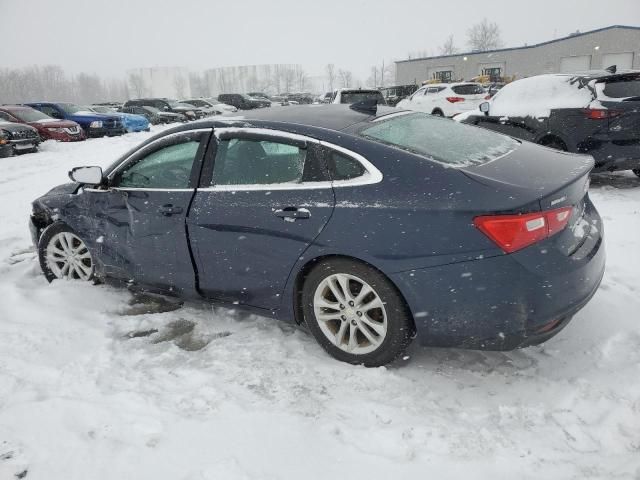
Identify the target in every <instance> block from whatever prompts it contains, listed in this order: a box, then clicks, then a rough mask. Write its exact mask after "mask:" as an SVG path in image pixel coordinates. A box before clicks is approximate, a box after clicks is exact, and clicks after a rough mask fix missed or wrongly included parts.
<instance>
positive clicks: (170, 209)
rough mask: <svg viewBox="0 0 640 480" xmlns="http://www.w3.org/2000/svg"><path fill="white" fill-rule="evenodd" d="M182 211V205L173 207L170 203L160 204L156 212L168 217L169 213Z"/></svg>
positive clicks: (173, 213)
mask: <svg viewBox="0 0 640 480" xmlns="http://www.w3.org/2000/svg"><path fill="white" fill-rule="evenodd" d="M182 211H183V210H182V207H175V206H173V205H171V204H170V203H169V204H167V205H162V206H161V207H160V208H158V212H160V213H161V214H162V215H164V216H165V217H170V216H171V215H175V214H177V213H182Z"/></svg>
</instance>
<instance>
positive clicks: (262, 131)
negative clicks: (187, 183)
mask: <svg viewBox="0 0 640 480" xmlns="http://www.w3.org/2000/svg"><path fill="white" fill-rule="evenodd" d="M218 133H220V134H222V133H232V134H233V133H250V134H258V135H266V136H270V137H278V138H282V139H283V140H286V139H289V140H295V141H299V142H308V143H313V144H315V145H321V146H323V147H326V148H329V149H332V150H336V151H337V152H340V153H342V154H344V155H346V156H348V157H350V158H352V159H353V160H355V161H357V162H358V163H360V164H361V165H362V166H363V167H364V169H365V171H366V173H365V174H363V175H360V176H359V177H356V178H352V179H349V180H334V181H325V182H301V183H272V184H266V185H262V184H248V185H213V186H210V187H203V188H198V191H199V192H238V191H271V190H276V191H278V190H318V189H326V188H342V187H359V186H364V185H373V184H376V183H380V182H381V181H382V178H383V176H382V172H381V171H380V170H378V169H377V168H376V167H375V165H373V164H372V163H371V162H369V160H367V159H366V158H365V157H364V156H362V155H360V154H359V153H356V152H354V151H352V150H349V149H347V148H344V147H341V146H340V145H336V144H334V143H331V142H326V141H324V140H318V139H317V138H313V137H308V136H306V135H300V134H297V133H290V132H286V131H283V130H275V129H271V128H251V127H222V128H214V135H215V136H216V138H217V139H219V138H220V137H219V135H218Z"/></svg>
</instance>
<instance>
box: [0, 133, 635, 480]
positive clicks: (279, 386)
mask: <svg viewBox="0 0 640 480" xmlns="http://www.w3.org/2000/svg"><path fill="white" fill-rule="evenodd" d="M148 135H149V134H147V133H140V134H132V135H127V136H125V137H120V138H112V139H96V140H90V141H87V142H83V143H78V144H59V143H50V142H47V143H45V144H44V145H43V146H42V152H41V153H38V154H29V155H24V156H20V157H14V158H10V159H0V205H1V212H2V213H0V479H1V480H9V479H14V478H20V477H19V476H21V475H26V476H25V478H27V479H43V480H44V479H46V480H76V479H78V480H87V479H91V480H102V479H108V480H113V479H136V480H144V479H154V480H163V479H171V480H211V479H225V480H229V479H296V480H299V479H305V480H306V479H314V478H318V479H325V478H336V479H344V478H358V479H359V478H367V479H369V480H370V479H377V478H381V479H388V478H394V479H400V478H402V479H405V478H407V479H408V478H410V479H416V478H438V479H449V478H451V479H460V478H492V479H503V478H504V479H513V478H518V479H523V478H532V479H550V478H554V479H556V478H562V479H568V478H575V479H584V478H598V479H617V478H620V479H639V478H640V315H639V313H638V312H640V180H638V179H636V178H635V177H634V176H633V175H631V174H627V173H622V174H615V175H602V176H599V177H597V178H595V179H594V180H593V184H592V192H591V194H592V197H593V199H594V202H595V203H596V205H597V207H598V208H599V210H600V213H601V215H602V216H603V218H604V220H605V229H606V234H607V254H608V266H607V273H606V275H605V278H604V281H603V283H602V286H601V288H600V290H599V291H598V293H597V294H596V296H595V297H594V298H593V300H592V301H591V303H589V304H588V305H587V307H586V308H585V309H584V310H582V311H581V312H580V313H579V314H578V315H577V316H576V317H575V319H574V320H573V322H572V323H571V324H570V325H569V326H568V327H567V328H566V329H565V330H564V331H563V332H561V333H560V334H559V335H558V336H557V337H555V338H553V339H552V340H550V341H549V342H548V343H547V344H545V345H543V346H539V347H532V348H528V349H525V350H520V351H515V352H509V353H492V352H485V353H481V352H474V351H463V350H454V349H426V348H421V347H418V346H415V345H414V346H412V348H411V349H410V351H409V357H410V358H409V359H408V360H407V361H404V362H400V363H399V364H397V365H393V366H390V367H388V368H378V369H366V368H362V367H354V366H350V365H346V364H342V363H338V362H336V361H335V360H332V359H331V358H329V357H328V356H327V355H326V354H325V353H324V352H323V351H322V350H321V349H320V347H318V346H317V345H316V343H315V341H314V340H313V339H312V338H311V337H310V335H308V334H306V333H305V332H304V331H302V330H301V329H298V328H295V327H293V326H291V325H287V324H283V323H281V322H276V321H273V320H269V319H263V318H258V317H252V316H243V315H240V314H237V313H234V312H231V311H224V310H218V309H214V308H212V307H210V306H204V305H197V304H187V305H185V306H184V307H182V308H179V309H177V310H172V309H171V308H169V306H167V305H164V304H162V303H153V302H152V303H149V302H148V301H146V300H145V299H141V298H134V297H132V295H131V294H130V293H128V292H127V291H125V290H119V289H115V288H113V287H109V286H105V285H100V286H91V285H85V284H81V283H73V282H55V283H54V284H51V285H49V284H47V283H46V281H45V279H44V277H43V276H42V275H41V274H40V270H39V266H38V263H37V260H36V255H35V253H34V250H33V248H32V246H31V242H30V238H29V232H28V229H27V218H28V215H29V212H30V202H31V200H32V199H34V198H35V197H37V196H39V195H41V194H43V193H44V192H45V191H47V190H48V189H49V188H50V187H52V186H54V185H56V184H59V183H62V182H65V181H66V179H67V171H68V170H69V169H70V167H73V166H77V165H92V164H99V165H106V164H108V163H110V162H111V161H112V160H113V159H114V158H115V157H116V156H117V155H118V154H120V153H121V152H124V151H125V150H127V149H129V148H130V147H132V146H134V145H135V144H136V143H138V142H139V141H141V140H142V139H143V138H146V136H148ZM154 330H157V332H153V331H154ZM146 334H148V335H146ZM145 335H146V336H145ZM25 472H26V473H25Z"/></svg>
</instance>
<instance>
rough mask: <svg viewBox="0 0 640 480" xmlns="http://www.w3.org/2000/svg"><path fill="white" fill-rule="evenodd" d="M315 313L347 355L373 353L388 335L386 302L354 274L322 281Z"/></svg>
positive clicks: (329, 336) (326, 332) (321, 325)
mask: <svg viewBox="0 0 640 480" xmlns="http://www.w3.org/2000/svg"><path fill="white" fill-rule="evenodd" d="M313 310H314V314H315V318H316V320H317V322H318V326H319V327H320V330H321V331H322V333H323V334H324V335H325V336H326V337H327V339H328V340H329V341H330V342H331V343H332V344H333V345H335V346H336V347H338V348H340V349H341V350H343V351H345V352H347V353H350V354H354V355H363V354H367V353H370V352H373V351H374V350H376V349H377V348H378V347H379V346H380V345H381V344H382V342H383V341H384V339H385V337H386V335H387V313H386V310H385V305H384V303H383V301H382V300H381V299H380V296H379V295H378V294H377V293H376V291H375V290H374V288H373V287H372V286H371V285H369V284H368V283H367V282H365V281H364V280H362V279H360V278H358V277H356V276H355V275H350V274H345V273H336V274H333V275H330V276H328V277H326V278H325V279H323V280H322V281H321V282H320V284H319V285H318V287H317V288H316V291H315V294H314V298H313Z"/></svg>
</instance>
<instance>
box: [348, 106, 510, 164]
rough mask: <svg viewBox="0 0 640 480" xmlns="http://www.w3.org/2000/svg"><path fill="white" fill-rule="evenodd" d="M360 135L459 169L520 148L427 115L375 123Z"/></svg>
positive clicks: (479, 130)
mask: <svg viewBox="0 0 640 480" xmlns="http://www.w3.org/2000/svg"><path fill="white" fill-rule="evenodd" d="M383 118H384V117H383ZM360 134H361V135H362V136H364V137H366V138H369V139H371V140H375V141H379V142H381V143H385V144H387V145H391V146H394V147H398V148H401V149H403V150H406V151H409V152H411V153H416V154H418V155H422V156H424V157H427V158H430V159H433V160H436V161H438V162H442V163H446V164H449V165H452V166H458V167H463V166H469V165H481V164H483V163H486V162H489V161H491V160H494V159H496V158H498V157H500V156H502V155H505V154H507V153H509V152H511V151H513V150H515V149H516V148H517V146H518V145H519V143H518V142H517V141H515V140H513V139H512V138H510V137H507V136H505V135H500V134H497V133H494V132H491V131H489V130H485V129H482V128H479V127H473V126H469V125H464V124H460V123H458V122H452V121H450V120H445V119H441V118H435V117H433V116H431V115H427V114H424V113H412V114H408V115H400V116H393V117H392V118H390V119H388V120H382V121H378V122H375V123H373V126H371V127H368V128H365V129H364V130H362V131H361V132H360Z"/></svg>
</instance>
